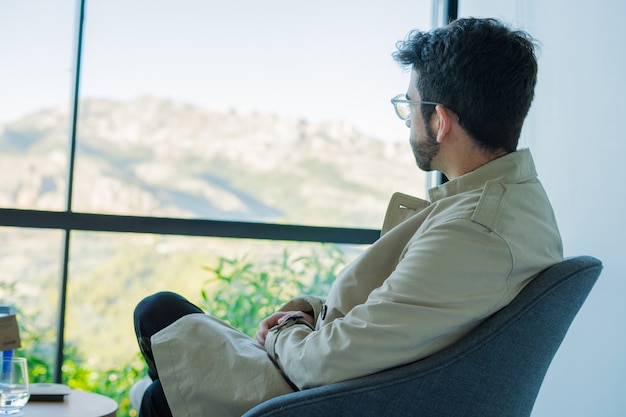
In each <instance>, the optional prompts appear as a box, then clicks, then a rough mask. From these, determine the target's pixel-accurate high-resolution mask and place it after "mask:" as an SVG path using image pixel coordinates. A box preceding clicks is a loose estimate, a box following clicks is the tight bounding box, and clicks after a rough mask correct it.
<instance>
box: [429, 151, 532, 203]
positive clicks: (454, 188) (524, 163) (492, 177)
mask: <svg viewBox="0 0 626 417" xmlns="http://www.w3.org/2000/svg"><path fill="white" fill-rule="evenodd" d="M536 177H537V172H536V170H535V163H534V161H533V157H532V155H531V154H530V150H528V149H521V150H518V151H515V152H511V153H508V154H506V155H504V156H501V157H500V158H496V159H494V160H493V161H490V162H488V163H486V164H485V165H482V166H481V167H478V168H477V169H475V170H474V171H471V172H468V173H467V174H465V175H461V176H460V177H458V178H455V179H453V180H451V181H448V182H446V183H445V184H442V185H439V186H437V187H433V188H431V189H430V190H428V193H429V196H430V201H431V202H435V201H437V200H440V199H442V198H445V197H451V196H453V195H457V194H460V193H464V192H466V191H471V190H476V189H482V188H484V186H485V184H486V183H487V182H489V181H498V182H501V183H504V184H516V183H521V182H525V181H529V180H532V179H534V178H536Z"/></svg>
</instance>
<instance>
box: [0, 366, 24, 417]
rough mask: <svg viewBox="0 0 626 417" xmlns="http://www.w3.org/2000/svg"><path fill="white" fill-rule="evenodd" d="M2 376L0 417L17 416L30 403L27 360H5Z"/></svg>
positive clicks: (0, 378) (0, 377)
mask: <svg viewBox="0 0 626 417" xmlns="http://www.w3.org/2000/svg"><path fill="white" fill-rule="evenodd" d="M1 371H2V374H1V375H0V415H10V414H17V413H19V412H20V411H21V410H22V407H24V406H25V405H26V403H27V402H28V397H29V396H30V394H29V392H28V371H27V368H26V358H3V359H2V370H1Z"/></svg>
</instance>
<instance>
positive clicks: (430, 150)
mask: <svg viewBox="0 0 626 417" xmlns="http://www.w3.org/2000/svg"><path fill="white" fill-rule="evenodd" d="M424 130H425V133H426V134H425V137H426V141H425V142H421V143H420V142H418V141H417V140H411V149H413V155H414V156H415V162H416V163H417V166H418V167H419V169H421V170H423V171H427V172H428V171H433V167H432V161H433V158H434V157H435V156H437V154H438V153H439V144H438V143H437V137H436V136H435V133H434V132H433V131H432V129H431V128H430V126H425V129H424Z"/></svg>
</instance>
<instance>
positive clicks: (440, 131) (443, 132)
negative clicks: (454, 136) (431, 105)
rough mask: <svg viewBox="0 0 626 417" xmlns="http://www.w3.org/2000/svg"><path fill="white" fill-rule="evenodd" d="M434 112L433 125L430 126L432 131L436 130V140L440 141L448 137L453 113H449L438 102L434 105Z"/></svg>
mask: <svg viewBox="0 0 626 417" xmlns="http://www.w3.org/2000/svg"><path fill="white" fill-rule="evenodd" d="M435 112H436V113H435V114H434V116H435V117H434V118H433V119H432V120H433V123H434V126H432V127H433V132H437V142H438V143H441V142H443V141H444V140H445V139H446V138H447V137H448V134H449V133H450V130H451V129H452V117H453V115H452V114H450V112H449V110H448V109H446V108H445V107H444V106H442V105H441V104H438V105H437V106H436V107H435Z"/></svg>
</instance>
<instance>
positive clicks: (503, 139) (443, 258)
mask: <svg viewBox="0 0 626 417" xmlns="http://www.w3.org/2000/svg"><path fill="white" fill-rule="evenodd" d="M394 58H395V59H396V60H397V61H398V62H399V63H400V64H402V65H403V66H405V67H408V68H410V69H411V81H410V84H409V87H408V91H407V93H406V94H405V95H404V96H397V97H396V98H394V99H393V100H392V102H393V105H394V107H395V110H396V113H397V114H398V116H400V118H401V119H403V120H405V122H406V124H407V126H408V127H409V128H410V143H411V147H412V149H413V153H414V155H415V158H416V161H417V164H418V166H419V167H420V168H421V169H424V170H439V171H441V172H443V173H444V174H445V175H446V177H447V178H448V179H449V181H448V182H447V183H445V184H443V185H441V186H439V187H435V188H433V189H431V190H430V192H429V193H430V200H431V201H430V202H427V201H423V200H419V199H416V198H413V197H410V196H407V195H403V194H395V195H394V196H393V197H392V199H391V202H390V204H389V209H388V211H387V214H386V217H385V221H384V225H383V229H382V233H381V237H380V239H379V240H378V241H376V242H375V243H374V244H373V245H372V246H371V247H370V248H369V249H367V250H366V251H365V252H363V253H362V254H361V255H360V256H359V257H358V258H357V259H356V260H355V261H354V262H352V263H351V264H350V265H348V266H347V267H346V268H345V269H344V270H343V271H342V272H341V274H340V275H339V276H338V277H337V280H336V282H335V283H334V285H333V287H332V288H331V290H330V293H329V294H328V297H327V298H326V299H320V298H316V297H307V296H302V297H297V298H295V299H293V300H291V301H290V302H288V303H287V304H286V305H285V306H283V307H282V308H281V309H280V310H279V311H278V312H276V313H274V314H272V315H271V316H270V317H268V318H266V319H265V320H263V321H262V322H261V323H260V325H259V331H258V333H257V337H256V339H257V340H256V341H254V340H251V339H250V338H248V337H247V336H245V335H243V334H242V333H241V332H239V331H237V330H236V329H233V328H232V327H230V326H228V325H226V324H225V323H223V322H221V321H220V320H218V319H216V318H213V317H211V316H208V315H205V314H202V312H201V311H200V310H199V309H198V308H197V307H195V306H193V305H191V304H190V303H189V302H188V301H186V300H184V299H183V298H182V297H180V296H178V295H176V294H172V293H159V294H156V295H154V296H152V297H148V298H147V299H145V300H144V301H142V302H141V303H140V304H139V305H138V307H137V309H136V312H135V325H136V330H137V335H138V337H139V341H140V347H141V350H142V353H143V354H144V356H145V357H146V359H147V361H148V363H149V366H150V376H151V381H149V382H148V383H147V384H149V385H148V389H147V390H146V393H145V394H144V395H143V401H142V403H141V412H140V415H141V416H143V417H148V416H170V415H174V416H176V417H179V416H194V417H196V416H197V417H204V416H207V415H214V416H238V415H241V414H242V413H244V412H245V411H246V410H248V409H249V408H251V407H254V406H255V405H256V404H258V403H261V402H263V401H265V400H267V399H269V398H272V397H274V396H277V395H280V394H284V393H288V392H292V391H293V390H296V389H306V388H310V387H315V386H319V385H325V384H330V383H333V382H337V381H341V380H346V379H351V378H356V377H359V376H363V375H367V374H371V373H374V372H378V371H381V370H384V369H388V368H391V367H393V366H397V365H401V364H405V363H409V362H412V361H415V360H418V359H420V358H423V357H426V356H428V355H430V354H432V353H434V352H436V351H438V350H441V349H442V348H444V347H446V346H449V345H450V344H452V343H454V342H455V341H457V340H459V339H460V338H461V337H463V336H464V335H465V334H467V333H468V332H469V331H471V330H472V329H473V328H474V327H476V326H477V325H478V324H479V323H480V322H481V321H482V320H484V319H485V318H486V317H488V316H489V315H491V314H492V313H494V312H496V311H497V310H499V309H500V308H502V307H503V306H505V305H507V304H508V303H509V302H510V301H511V300H512V299H513V298H514V297H515V296H516V295H517V294H518V293H519V291H520V290H521V289H522V288H523V287H524V286H525V285H526V284H527V283H528V282H529V281H530V280H532V279H533V277H535V276H536V275H537V274H538V273H539V272H541V271H542V270H544V269H545V268H547V267H548V266H550V265H552V264H554V263H557V262H559V261H561V259H562V244H561V239H560V236H559V232H558V229H557V225H556V221H555V219H554V214H553V211H552V208H551V206H550V203H549V201H548V198H547V196H546V194H545V192H544V190H543V188H542V186H541V184H540V183H539V181H538V180H537V174H536V172H535V168H534V165H533V161H532V157H531V155H530V153H529V151H528V150H520V151H517V150H516V148H517V142H518V138H519V135H520V131H521V128H522V124H523V121H524V119H525V117H526V114H527V112H528V109H529V107H530V104H531V102H532V99H533V95H534V86H535V83H536V73H537V63H536V58H535V54H534V46H533V43H532V40H531V38H530V37H529V36H528V35H527V34H526V33H524V32H519V31H512V30H510V29H509V28H507V27H506V26H504V25H503V24H501V23H500V22H498V21H496V20H491V19H460V20H458V21H455V22H453V23H451V24H450V25H448V26H446V27H444V28H440V29H436V30H434V31H432V32H412V33H410V34H409V36H408V37H407V39H406V40H405V41H403V42H400V43H399V44H398V50H397V51H396V52H395V54H394ZM170 410H171V414H170Z"/></svg>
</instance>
